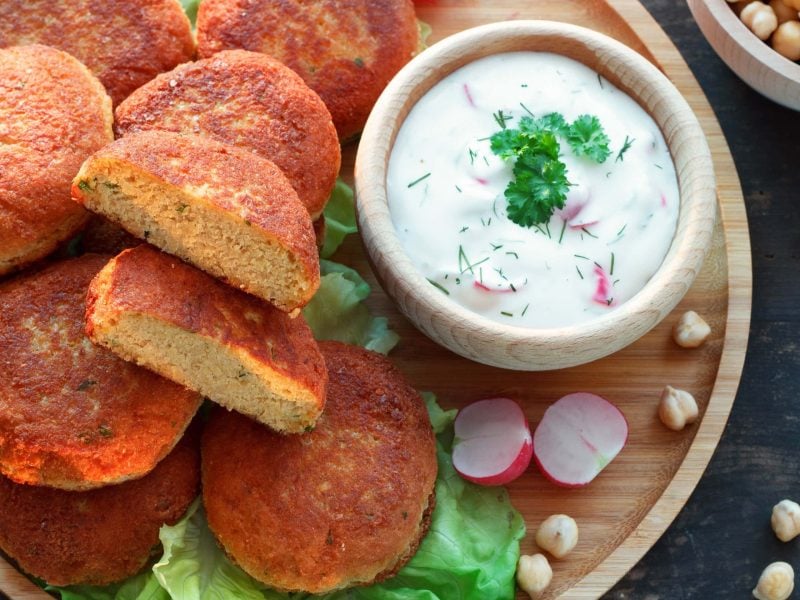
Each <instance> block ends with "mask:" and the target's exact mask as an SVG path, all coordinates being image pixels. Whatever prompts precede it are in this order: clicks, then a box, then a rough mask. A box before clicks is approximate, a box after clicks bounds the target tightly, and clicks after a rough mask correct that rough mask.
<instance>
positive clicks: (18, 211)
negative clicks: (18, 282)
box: [0, 2, 114, 275]
mask: <svg viewBox="0 0 800 600" xmlns="http://www.w3.org/2000/svg"><path fill="white" fill-rule="evenodd" d="M12 4H15V3H12ZM6 9H7V5H6V3H5V2H2V3H0V28H2V27H3V26H4V25H1V24H2V23H4V19H5V17H4V15H3V12H4V11H5V10H6ZM111 124H112V113H111V101H110V100H109V98H108V95H107V94H106V92H105V90H104V89H103V86H102V85H100V82H99V81H97V79H96V78H95V77H94V76H93V75H92V74H91V73H90V72H89V71H88V70H87V69H86V67H84V66H83V65H82V64H81V63H79V62H78V61H77V60H75V59H74V58H73V57H71V56H70V55H68V54H66V53H65V52H61V51H59V50H55V49H53V48H48V47H46V46H37V45H33V46H19V47H14V48H6V49H0V275H2V274H4V273H8V272H9V271H12V270H14V269H16V268H19V267H21V266H24V265H26V264H28V263H30V262H33V261H34V260H36V259H39V258H41V257H43V256H46V255H47V254H49V253H50V252H52V251H53V250H55V248H56V246H57V245H58V244H59V243H60V242H61V241H63V240H66V239H68V238H69V237H71V236H72V235H73V234H74V233H75V232H76V231H77V230H78V229H80V227H81V226H82V225H83V224H84V223H85V222H86V219H87V218H88V216H89V215H88V213H87V212H86V211H85V210H84V209H83V208H81V207H80V206H78V205H76V204H75V203H74V202H72V201H71V200H70V184H71V182H72V178H73V177H74V176H75V173H77V172H78V169H79V168H80V166H81V163H82V162H83V161H84V159H86V157H88V156H89V155H90V154H91V153H92V152H94V151H96V150H98V149H100V148H101V147H102V146H104V145H105V144H107V143H108V142H110V141H111V140H113V139H114V138H113V133H112V130H111Z"/></svg>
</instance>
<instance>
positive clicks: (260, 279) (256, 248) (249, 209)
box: [72, 131, 320, 312]
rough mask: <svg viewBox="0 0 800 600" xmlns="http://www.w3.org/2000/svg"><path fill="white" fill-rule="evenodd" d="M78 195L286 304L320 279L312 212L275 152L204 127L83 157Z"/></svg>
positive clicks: (124, 141)
mask: <svg viewBox="0 0 800 600" xmlns="http://www.w3.org/2000/svg"><path fill="white" fill-rule="evenodd" d="M72 197H73V199H74V200H76V201H77V202H80V203H81V204H83V205H84V206H85V207H86V208H88V209H89V210H91V211H94V212H97V213H100V214H101V215H103V216H105V217H108V218H109V219H111V220H112V221H114V222H116V223H118V224H119V225H122V227H124V228H125V229H126V230H127V231H129V232H130V233H132V234H133V235H135V236H137V237H139V238H141V239H144V240H147V241H148V242H150V243H151V244H153V245H154V246H158V247H159V248H161V249H162V250H164V251H165V252H168V253H170V254H173V255H176V256H179V257H180V258H182V259H184V260H186V261H188V262H190V263H192V264H193V265H195V266H197V267H198V268H200V269H203V270H204V271H206V272H207V273H210V274H211V275H214V276H215V277H219V278H221V279H224V280H225V281H227V282H229V283H230V284H231V285H233V286H236V287H238V288H240V289H243V290H245V291H247V292H249V293H251V294H254V295H256V296H258V297H260V298H263V299H264V300H267V301H268V302H271V303H273V304H274V305H275V306H277V307H278V308H280V309H281V310H284V311H286V312H293V311H296V310H298V309H299V308H300V307H302V306H304V305H305V304H307V303H308V301H309V300H311V297H312V296H313V295H314V293H315V292H316V291H317V288H319V283H320V275H319V254H318V252H317V246H316V238H315V236H314V229H313V227H312V225H311V218H310V217H309V215H308V212H306V210H305V207H303V205H302V204H301V202H300V200H299V199H298V197H297V194H296V193H295V191H294V189H293V188H292V186H291V184H290V183H289V181H288V180H287V179H286V177H284V175H283V173H282V172H281V170H280V169H279V168H278V167H277V166H275V164H274V163H272V162H271V161H269V160H267V159H265V158H261V157H260V156H257V155H256V154H253V153H252V152H248V151H246V150H242V149H241V148H236V147H233V146H230V145H229V144H223V143H222V142H217V141H215V140H210V139H207V138H204V137H202V136H199V135H182V134H178V133H173V132H166V131H143V132H140V133H134V134H131V135H127V136H125V137H123V138H120V139H118V140H116V141H115V142H113V143H112V144H109V145H108V146H106V147H105V148H103V149H102V150H100V151H98V152H96V153H95V154H93V155H92V156H91V157H90V158H89V159H88V160H87V161H86V162H85V163H84V164H83V166H82V167H81V170H80V171H79V172H78V174H77V175H76V177H75V180H74V183H73V187H72Z"/></svg>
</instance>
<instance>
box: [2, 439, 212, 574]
mask: <svg viewBox="0 0 800 600" xmlns="http://www.w3.org/2000/svg"><path fill="white" fill-rule="evenodd" d="M194 437H196V436H190V435H187V436H186V437H185V438H184V439H183V440H182V441H181V442H180V443H178V445H177V446H176V447H175V449H174V450H173V451H172V452H171V453H170V454H169V455H167V457H166V458H164V460H162V461H161V462H160V463H158V465H157V466H156V467H155V469H153V470H152V471H151V472H150V473H149V474H148V475H146V476H145V477H143V478H141V479H137V480H135V481H129V482H127V483H123V484H120V485H112V486H107V487H103V488H100V489H97V490H91V491H87V492H67V491H64V490H55V489H52V488H47V487H40V486H31V485H21V484H18V483H14V482H12V481H11V480H10V479H7V478H5V477H3V476H1V475H0V549H2V550H3V551H4V552H5V553H6V554H8V555H9V556H10V557H11V558H13V559H14V560H16V561H17V563H18V564H19V566H20V567H21V568H22V569H23V570H24V571H26V572H28V573H30V574H31V575H34V576H36V577H39V578H41V579H44V580H45V581H46V582H47V583H49V584H51V585H59V586H63V585H75V584H88V585H105V584H108V583H112V582H114V581H119V580H121V579H124V578H126V577H130V576H131V575H134V574H135V573H137V572H138V571H139V570H141V568H142V567H143V566H144V565H145V563H146V562H147V561H148V559H149V558H150V556H151V551H152V549H153V546H154V545H156V544H158V530H159V527H161V525H163V524H164V523H167V524H170V525H172V524H174V523H175V522H177V521H178V520H179V519H180V518H181V517H182V516H183V514H184V513H185V512H186V509H187V507H188V506H189V504H190V503H191V502H192V500H194V498H195V497H196V496H197V493H198V488H199V484H200V465H199V462H200V460H199V455H198V452H197V442H196V440H195V439H194Z"/></svg>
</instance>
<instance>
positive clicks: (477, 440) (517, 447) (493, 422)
mask: <svg viewBox="0 0 800 600" xmlns="http://www.w3.org/2000/svg"><path fill="white" fill-rule="evenodd" d="M454 430H455V439H454V441H453V466H454V467H455V469H456V471H458V473H459V475H461V476H462V477H463V478H464V479H467V480H468V481H472V482H473V483H478V484H481V485H503V484H505V483H509V482H510V481H513V480H514V479H516V478H517V477H519V476H520V475H522V473H523V472H524V471H525V469H527V468H528V465H529V464H530V462H531V456H532V455H533V445H532V440H531V431H530V428H529V427H528V421H527V419H526V418H525V413H523V412H522V409H521V408H520V407H519V405H518V404H517V403H516V402H514V401H513V400H510V399H508V398H493V399H490V400H480V401H478V402H473V403H472V404H469V405H468V406H465V407H464V408H462V409H461V410H460V411H459V413H458V416H456V420H455V423H454Z"/></svg>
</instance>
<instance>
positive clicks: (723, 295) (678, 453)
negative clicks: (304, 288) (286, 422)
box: [0, 0, 751, 600]
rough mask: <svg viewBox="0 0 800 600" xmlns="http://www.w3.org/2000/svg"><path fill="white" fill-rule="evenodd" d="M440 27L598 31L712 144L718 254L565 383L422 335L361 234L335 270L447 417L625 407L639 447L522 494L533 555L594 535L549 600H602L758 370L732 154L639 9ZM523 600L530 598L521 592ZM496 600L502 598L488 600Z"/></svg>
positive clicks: (501, 12) (619, 4)
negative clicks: (581, 479)
mask: <svg viewBox="0 0 800 600" xmlns="http://www.w3.org/2000/svg"><path fill="white" fill-rule="evenodd" d="M417 12H418V15H419V17H420V18H421V19H422V20H423V21H425V22H427V23H428V24H430V25H431V27H432V29H433V34H432V35H431V37H430V39H429V43H435V42H436V41H437V40H439V39H441V38H443V37H446V36H448V35H450V34H452V33H455V32H457V31H461V30H463V29H467V28H469V27H473V26H475V25H480V24H484V23H490V22H495V21H504V20H510V19H549V20H556V21H558V20H560V21H567V22H571V23H575V24H578V25H583V26H585V27H590V28H593V29H596V30H598V31H600V32H603V33H605V34H607V35H610V36H612V37H614V38H616V39H618V40H620V41H621V42H623V43H625V44H627V45H629V46H631V47H632V48H634V49H635V50H637V51H638V52H640V53H641V54H643V55H644V56H645V57H646V58H648V59H649V60H651V61H652V62H654V63H655V64H656V65H657V66H659V67H660V68H661V69H662V70H663V71H664V72H665V73H666V75H667V76H668V77H669V78H670V79H671V80H672V82H673V83H674V84H675V85H676V86H677V88H678V89H679V90H680V91H681V93H682V94H683V95H684V97H685V98H686V100H687V101H688V102H689V105H690V106H691V107H692V109H693V110H694V112H695V114H696V115H697V117H698V118H699V120H700V123H701V125H702V126H703V129H704V131H705V133H706V136H707V138H708V143H709V146H710V147H711V152H712V155H713V159H714V167H715V170H716V176H717V185H718V189H717V195H718V199H719V214H718V220H717V226H716V229H715V231H714V239H713V245H712V248H711V251H710V253H709V256H708V258H707V259H706V262H705V265H704V267H703V269H702V271H701V273H700V275H699V277H698V278H697V280H696V281H695V283H694V285H693V286H692V288H691V289H690V291H689V293H688V294H687V295H686V297H685V298H684V300H683V301H682V302H681V303H680V305H679V306H678V307H677V308H676V309H675V311H673V313H672V314H670V315H669V316H667V318H666V319H665V320H664V321H663V322H662V323H661V324H660V325H658V326H657V327H656V328H655V329H653V330H652V331H650V332H649V333H648V334H647V335H646V336H644V337H643V338H642V339H640V340H639V341H638V342H636V343H635V344H633V345H632V346H629V347H628V348H626V349H625V350H622V351H620V352H618V353H616V354H614V355H612V356H610V357H607V358H605V359H603V360H600V361H597V362H594V363H590V364H588V365H584V366H581V367H576V368H572V369H567V370H561V371H546V372H538V373H526V372H516V371H506V370H501V369H497V368H493V367H488V366H484V365H480V364H477V363H474V362H470V361H468V360H466V359H464V358H461V357H459V356H457V355H455V354H453V353H451V352H448V351H446V350H444V349H442V348H441V347H440V346H437V345H436V344H434V343H433V342H432V341H430V340H429V339H428V338H426V337H425V336H423V335H422V334H421V333H419V332H418V331H417V330H416V329H415V328H414V327H413V326H412V325H411V324H410V323H409V322H408V321H407V320H406V319H405V318H404V317H402V316H401V315H400V313H399V312H398V311H397V310H396V309H395V308H394V306H393V305H392V303H391V302H390V301H389V300H388V298H387V297H386V296H385V295H384V294H383V293H382V291H381V289H380V287H379V286H378V285H377V283H376V282H375V279H374V277H373V276H372V273H371V272H370V270H369V266H368V264H367V261H366V258H365V256H364V254H363V251H362V248H361V245H360V242H359V240H358V238H357V237H356V236H351V238H350V239H349V240H348V241H347V242H346V244H345V246H344V247H343V248H342V250H341V251H340V252H339V254H338V256H336V257H335V258H336V259H337V260H339V261H341V262H344V263H347V264H349V265H351V266H353V267H355V268H357V269H358V270H359V272H361V273H362V275H364V276H365V277H366V278H367V280H368V281H369V282H370V283H371V284H372V285H373V289H374V292H373V294H372V296H371V297H370V299H369V300H368V303H369V305H370V308H371V309H372V311H373V312H374V313H376V314H381V315H385V316H387V317H388V318H389V321H390V324H391V326H392V327H393V328H394V329H395V330H396V331H397V332H398V333H399V334H400V335H401V338H402V339H401V342H400V345H399V346H398V348H397V349H396V350H394V351H393V352H392V354H391V357H392V358H393V360H394V361H395V362H396V363H397V364H398V365H399V366H400V368H401V369H402V370H403V371H404V372H405V373H406V374H407V375H408V376H409V378H410V379H411V381H412V383H413V384H414V385H415V386H416V387H417V388H418V389H420V390H431V391H433V392H435V393H436V394H437V395H438V397H439V400H440V403H441V404H442V405H443V406H445V407H448V408H450V407H458V406H461V405H463V404H465V403H467V402H470V401H473V400H478V399H481V398H488V397H493V396H508V397H511V398H514V399H515V400H517V401H518V402H520V404H521V405H522V406H523V407H524V409H525V412H526V414H527V416H528V419H529V421H530V423H531V426H532V427H533V426H535V425H536V424H537V423H538V422H539V420H540V418H541V416H542V414H543V413H544V411H545V409H546V408H547V406H548V405H549V404H550V403H552V402H554V401H555V400H557V399H558V398H560V397H561V396H563V395H564V394H567V393H569V392H574V391H591V392H595V393H598V394H601V395H603V396H605V397H606V398H608V399H609V400H611V401H612V402H614V403H615V404H616V405H617V406H618V407H619V408H620V409H621V410H622V411H623V412H624V413H625V416H626V417H627V419H628V421H629V425H630V436H629V439H628V444H627V445H626V447H625V448H624V449H623V450H622V452H621V453H620V455H619V456H618V457H617V458H616V460H614V461H613V462H612V463H611V464H610V465H609V466H608V467H607V468H606V470H605V471H603V473H601V474H600V476H599V477H598V478H597V479H596V480H595V481H594V482H592V483H591V484H590V485H588V486H587V487H585V488H583V489H577V490H568V489H562V488H558V487H555V486H554V485H553V484H551V483H549V482H548V481H547V480H545V478H544V477H543V476H542V475H541V474H540V473H539V472H538V471H537V470H536V467H534V466H531V468H530V469H529V470H528V471H527V472H526V473H525V474H524V475H523V476H522V477H521V478H520V479H518V480H517V481H515V482H514V483H513V484H512V485H511V486H510V492H511V496H512V500H513V502H514V505H515V506H516V507H517V509H518V510H519V511H520V512H521V513H522V514H523V515H524V517H525V520H526V523H527V526H528V532H529V533H528V535H527V536H526V537H525V539H524V540H523V541H522V544H521V545H522V552H523V553H532V552H535V551H536V547H535V544H534V541H533V534H534V532H535V530H536V527H537V526H538V525H539V523H540V522H541V521H542V520H543V519H544V518H545V517H547V516H548V515H550V514H553V513H567V514H569V515H571V516H573V517H574V518H575V519H576V520H577V521H578V524H579V526H580V541H579V543H578V545H577V547H576V548H575V550H574V551H573V552H572V553H571V554H570V555H569V556H567V557H566V558H565V559H563V560H560V561H556V560H554V561H552V565H553V571H554V577H553V583H552V585H551V587H550V588H549V589H548V592H547V594H546V596H545V597H546V598H556V597H560V598H598V597H600V596H601V595H602V594H603V593H604V592H605V591H607V590H608V589H609V588H610V587H611V586H612V585H613V584H614V583H615V582H616V581H617V580H618V579H619V578H620V577H622V576H623V575H624V574H625V573H626V572H627V571H628V570H629V569H630V568H631V567H632V566H633V565H634V564H635V563H636V562H637V561H638V560H639V559H640V558H641V557H642V556H643V555H644V553H645V552H646V551H647V550H648V549H649V548H650V547H651V546H652V545H653V543H654V542H655V541H656V540H657V539H658V538H659V536H661V534H662V533H663V532H664V531H665V530H666V528H667V526H668V525H669V524H670V522H671V521H672V520H673V519H674V518H675V516H676V515H677V514H678V511H679V510H680V509H681V507H682V506H683V505H684V503H685V502H686V500H687V499H688V498H689V495H690V494H691V493H692V490H693V489H694V488H695V486H696V484H697V482H698V481H699V479H700V477H701V475H702V473H703V470H704V469H705V467H706V465H707V464H708V461H709V459H710V458H711V455H712V453H713V451H714V449H715V448H716V445H717V442H718V441H719V438H720V436H721V434H722V430H723V428H724V426H725V422H726V420H727V418H728V413H729V412H730V409H731V406H732V404H733V400H734V397H735V395H736V389H737V387H738V384H739V378H740V375H741V372H742V366H743V364H744V355H745V349H746V346H747V335H748V330H749V323H750V299H751V289H750V288H751V265H750V241H749V237H748V232H747V221H746V216H745V208H744V200H743V198H742V192H741V188H740V185H739V180H738V178H737V175H736V170H735V167H734V164H733V160H732V159H731V156H730V152H729V150H728V146H727V144H726V142H725V139H724V137H723V135H722V132H721V130H720V128H719V124H718V123H717V121H716V118H715V117H714V113H713V111H712V110H711V107H710V106H709V105H708V102H707V101H706V99H705V97H704V95H703V93H702V91H701V90H700V87H699V85H698V84H697V82H696V81H695V79H694V77H693V76H692V74H691V72H690V71H689V69H688V67H687V66H686V64H685V63H684V62H683V60H682V58H681V57H680V54H679V53H678V51H677V50H676V49H675V47H674V46H673V45H672V43H671V42H670V41H669V39H668V38H667V36H666V35H665V34H664V32H663V31H662V30H661V29H660V28H659V26H658V25H657V24H656V22H655V21H654V20H653V19H652V17H650V15H649V14H648V13H647V11H646V10H645V9H644V8H643V7H642V6H641V5H640V4H639V3H638V2H637V1H636V0H608V1H607V2H605V1H603V0H537V1H536V2H527V1H525V0H515V1H514V0H428V1H427V2H422V1H420V2H418V3H417ZM354 158H355V145H354V144H352V145H350V146H349V147H347V148H345V152H344V157H343V167H342V174H343V176H344V177H345V179H348V180H349V182H350V183H352V167H353V160H354ZM689 309H692V310H696V311H697V312H699V313H701V314H702V315H703V316H704V317H706V319H707V320H708V321H709V323H710V324H711V326H712V327H713V334H712V337H711V338H710V339H709V340H708V341H707V342H706V344H705V345H703V346H702V347H700V348H698V349H696V350H686V349H682V348H679V347H678V346H676V345H675V344H674V343H673V342H672V339H671V336H670V329H671V327H672V325H673V324H674V323H675V321H676V320H677V318H678V316H679V315H680V314H681V313H682V312H683V311H684V310H689ZM667 384H669V385H672V386H674V387H679V388H684V389H687V390H689V391H690V392H692V393H693V394H694V396H695V398H697V400H698V403H699V404H700V405H701V410H702V419H701V420H700V421H699V422H698V423H696V424H694V425H692V426H689V427H688V428H687V429H686V430H684V431H683V432H679V433H676V432H673V431H669V430H667V429H666V428H665V427H664V426H663V425H661V423H660V422H659V421H658V418H657V416H656V406H657V403H658V399H659V395H660V393H661V390H662V389H663V387H664V386H665V385H667ZM0 590H2V591H3V592H5V593H6V594H8V595H9V596H10V597H11V598H13V599H15V600H16V599H22V600H29V599H34V598H35V599H42V598H45V599H46V598H47V597H48V596H47V595H46V594H45V593H44V592H42V591H41V590H40V589H39V588H37V587H36V586H35V585H34V584H33V583H31V582H30V581H28V579H27V578H25V577H24V576H23V575H22V574H20V573H19V572H18V571H17V570H16V569H14V567H13V566H12V565H10V564H9V563H7V562H4V561H3V560H2V559H0ZM519 597H520V598H524V597H525V596H524V595H522V594H520V596H519ZM487 600H488V599H487Z"/></svg>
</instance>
